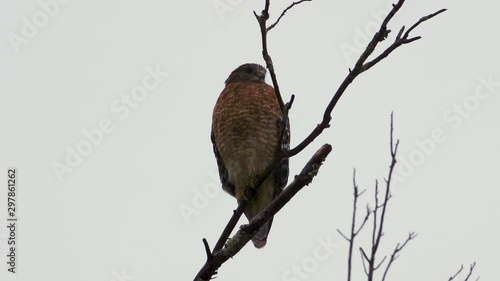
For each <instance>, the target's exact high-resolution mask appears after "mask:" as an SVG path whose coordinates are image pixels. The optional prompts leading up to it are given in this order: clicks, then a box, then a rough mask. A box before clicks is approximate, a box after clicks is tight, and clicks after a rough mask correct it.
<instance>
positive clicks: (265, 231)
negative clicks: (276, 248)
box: [252, 218, 273, 249]
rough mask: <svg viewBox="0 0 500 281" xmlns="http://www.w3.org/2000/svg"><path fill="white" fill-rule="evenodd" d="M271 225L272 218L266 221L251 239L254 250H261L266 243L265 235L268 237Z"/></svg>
mask: <svg viewBox="0 0 500 281" xmlns="http://www.w3.org/2000/svg"><path fill="white" fill-rule="evenodd" d="M272 224H273V218H271V219H270V220H269V221H267V222H266V223H265V224H264V225H263V226H262V227H261V228H260V229H259V231H258V232H257V233H256V234H255V235H254V236H253V237H252V242H253V245H254V246H255V247H256V248H259V249H260V248H262V247H264V246H265V245H266V243H267V235H269V231H271V225H272Z"/></svg>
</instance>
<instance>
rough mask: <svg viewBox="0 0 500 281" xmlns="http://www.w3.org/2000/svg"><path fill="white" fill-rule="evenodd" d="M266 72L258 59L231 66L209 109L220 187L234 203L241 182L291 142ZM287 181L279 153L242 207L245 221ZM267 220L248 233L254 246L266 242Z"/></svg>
mask: <svg viewBox="0 0 500 281" xmlns="http://www.w3.org/2000/svg"><path fill="white" fill-rule="evenodd" d="M265 76H266V69H265V68H264V67H262V66H261V65H258V64H253V63H248V64H243V65H241V66H239V67H238V68H236V69H235V70H234V71H233V72H231V74H230V75H229V77H228V78H227V80H226V82H225V84H226V86H225V88H224V90H222V93H221V94H220V96H219V98H218V100H217V103H216V105H215V107H214V111H213V116H212V135H211V139H212V143H213V149H214V153H215V157H216V160H217V165H218V166H219V176H220V180H221V182H222V188H223V189H224V190H225V191H226V192H227V193H229V194H230V195H232V196H233V197H236V199H237V201H238V203H239V202H240V201H241V200H242V199H243V196H244V187H245V186H247V185H251V184H252V183H254V182H255V181H256V180H257V179H258V177H259V176H260V174H261V173H263V172H264V170H265V169H266V168H267V166H268V165H269V164H270V163H271V162H272V161H273V159H274V157H275V155H276V154H275V153H276V152H277V150H278V149H282V150H287V149H289V145H290V128H289V123H288V120H284V118H283V114H282V112H281V109H280V106H279V103H278V99H277V98H276V95H275V92H274V88H273V87H271V86H270V85H268V84H266V83H265V82H264V79H265ZM281 132H283V133H281ZM287 181H288V159H284V160H282V161H281V162H280V164H279V165H278V167H277V168H276V169H275V170H274V171H273V172H272V173H271V174H270V175H269V177H268V178H267V179H266V180H265V181H264V183H263V184H262V185H261V186H260V188H259V190H258V193H257V194H256V196H255V197H254V198H253V200H252V201H250V202H249V204H248V206H247V207H246V210H245V215H246V217H247V218H248V220H249V221H250V220H251V219H252V218H253V217H254V216H256V215H257V214H258V213H259V212H260V211H261V210H263V209H264V208H266V207H267V206H268V205H269V204H270V203H271V202H272V201H273V199H274V198H275V197H276V196H278V194H279V193H280V192H281V191H282V190H283V188H284V186H285V185H286V183H287ZM271 224H272V218H271V219H270V220H269V221H268V222H267V223H266V224H265V225H263V226H262V227H261V228H260V229H259V231H258V233H257V234H255V236H254V237H253V238H252V242H253V244H254V245H255V247H257V248H262V247H263V246H264V245H266V242H267V236H268V234H269V231H270V229H271Z"/></svg>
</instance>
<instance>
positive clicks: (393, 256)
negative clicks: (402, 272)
mask: <svg viewBox="0 0 500 281" xmlns="http://www.w3.org/2000/svg"><path fill="white" fill-rule="evenodd" d="M415 237H417V234H416V233H415V232H410V234H408V237H407V238H406V240H405V242H404V243H403V244H400V243H398V244H397V245H396V248H394V251H393V252H392V254H391V258H390V259H389V263H388V264H387V267H386V268H385V271H384V275H383V276H382V280H381V281H385V278H386V276H387V273H388V272H389V269H390V268H391V265H392V263H393V262H394V261H395V260H396V259H397V258H398V257H399V252H401V251H402V250H403V248H404V247H405V246H406V244H408V242H410V241H411V240H413V239H415Z"/></svg>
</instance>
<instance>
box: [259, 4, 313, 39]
mask: <svg viewBox="0 0 500 281" xmlns="http://www.w3.org/2000/svg"><path fill="white" fill-rule="evenodd" d="M308 1H312V0H300V1H297V2H293V3H292V4H290V6H288V7H286V9H285V10H283V12H281V15H280V16H279V17H278V19H277V20H276V22H275V23H273V24H271V25H270V26H269V27H268V28H267V31H268V32H269V31H270V30H271V29H273V28H274V27H275V26H276V25H278V23H279V22H280V20H281V18H282V17H283V16H284V15H285V14H286V12H288V10H290V9H291V8H293V7H294V6H295V5H298V4H300V3H302V2H308Z"/></svg>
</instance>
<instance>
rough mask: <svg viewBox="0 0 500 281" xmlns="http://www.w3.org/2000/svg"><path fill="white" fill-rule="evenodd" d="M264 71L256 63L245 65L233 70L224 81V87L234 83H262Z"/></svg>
mask: <svg viewBox="0 0 500 281" xmlns="http://www.w3.org/2000/svg"><path fill="white" fill-rule="evenodd" d="M265 78H266V69H265V68H264V67H263V66H262V65H259V64H256V63H246V64H243V65H240V66H239V67H238V68H236V69H235V70H233V72H231V74H230V75H229V77H228V78H227V80H226V85H227V84H229V83H235V82H264V79H265Z"/></svg>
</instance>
